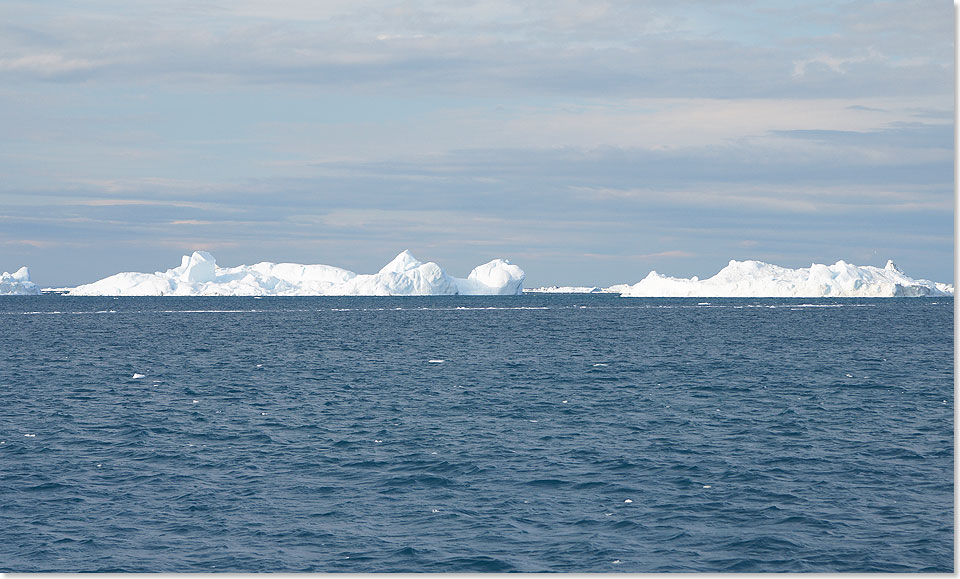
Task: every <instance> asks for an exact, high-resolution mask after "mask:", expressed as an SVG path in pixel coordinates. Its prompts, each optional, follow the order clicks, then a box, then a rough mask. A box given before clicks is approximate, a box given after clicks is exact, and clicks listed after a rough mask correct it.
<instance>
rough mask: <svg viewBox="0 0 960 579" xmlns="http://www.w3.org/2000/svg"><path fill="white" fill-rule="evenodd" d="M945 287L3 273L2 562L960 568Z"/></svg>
mask: <svg viewBox="0 0 960 579" xmlns="http://www.w3.org/2000/svg"><path fill="white" fill-rule="evenodd" d="M953 307H954V303H953V299H949V298H948V299H944V298H936V299H925V298H924V299H920V298H916V299H843V300H831V299H628V298H619V297H617V296H613V295H525V296H515V297H423V298H412V297H406V298H357V297H351V298H263V299H255V298H238V297H233V298H174V297H164V298H90V297H87V298H70V297H65V296H57V295H44V296H39V297H3V298H0V324H2V326H0V328H2V331H0V394H2V411H0V442H2V444H0V571H14V572H16V571H19V572H26V571H31V572H47V571H100V572H115V571H131V572H154V571H156V572H178V571H182V572H202V571H233V572H254V571H342V572H388V571H456V572H476V571H576V572H619V571H623V572H661V571H711V572H723V571H738V572H756V571H820V572H838V571H840V572H843V571H860V572H877V571H897V572H903V571H936V572H952V571H953V569H954V564H953V561H954V551H953V549H954V547H953V545H954V543H953V540H954V526H953V516H954V510H953V509H954V503H953V492H954V480H953V467H954V454H953V449H954V439H953V429H954V423H953V417H954V402H955V401H954V396H953V392H954V391H953V374H954V356H953Z"/></svg>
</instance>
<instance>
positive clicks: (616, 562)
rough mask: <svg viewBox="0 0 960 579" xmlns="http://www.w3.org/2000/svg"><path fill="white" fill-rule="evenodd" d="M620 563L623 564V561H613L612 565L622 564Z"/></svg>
mask: <svg viewBox="0 0 960 579" xmlns="http://www.w3.org/2000/svg"><path fill="white" fill-rule="evenodd" d="M622 562H623V561H621V560H620V559H614V560H613V564H614V565H619V564H620V563H622Z"/></svg>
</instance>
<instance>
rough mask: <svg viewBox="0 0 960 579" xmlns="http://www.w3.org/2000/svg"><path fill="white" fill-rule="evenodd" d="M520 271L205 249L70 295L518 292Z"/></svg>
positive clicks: (410, 259)
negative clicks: (262, 257) (238, 261)
mask: <svg viewBox="0 0 960 579" xmlns="http://www.w3.org/2000/svg"><path fill="white" fill-rule="evenodd" d="M524 277H525V274H524V272H523V270H522V269H520V268H519V267H518V266H516V265H513V264H511V263H510V262H509V261H508V260H505V259H494V260H493V261H490V262H488V263H485V264H483V265H480V266H477V267H476V268H474V269H473V271H471V272H470V274H469V275H468V276H467V277H466V278H465V279H459V278H455V277H451V276H450V275H448V274H447V273H446V272H444V270H443V268H441V267H440V266H439V265H437V264H436V263H433V262H427V263H424V262H421V261H419V260H418V259H417V258H415V257H414V256H413V254H412V253H410V252H409V251H406V250H404V251H402V252H400V254H399V255H397V257H395V258H394V259H393V260H392V261H391V262H390V263H388V264H387V265H385V266H383V268H381V269H380V271H378V272H377V273H374V274H357V273H354V272H352V271H349V270H346V269H342V268H339V267H334V266H330V265H304V264H299V263H272V262H261V263H256V264H254V265H249V266H248V265H239V266H236V267H219V266H218V265H217V261H216V259H215V258H214V257H213V256H212V255H210V254H209V253H207V252H206V251H195V252H193V254H192V255H185V256H183V258H182V259H181V262H180V266H179V267H175V268H172V269H168V270H167V271H158V272H155V273H136V272H124V273H118V274H116V275H112V276H110V277H107V278H104V279H101V280H100V281H96V282H93V283H90V284H86V285H81V286H77V287H75V288H73V289H71V290H70V291H69V292H68V294H67V295H71V296H165V295H171V296H427V295H519V294H522V293H523V280H524Z"/></svg>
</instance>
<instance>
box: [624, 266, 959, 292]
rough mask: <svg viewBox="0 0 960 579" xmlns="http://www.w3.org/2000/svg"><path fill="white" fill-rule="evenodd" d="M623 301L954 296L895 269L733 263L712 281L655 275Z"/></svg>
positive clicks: (626, 289)
mask: <svg viewBox="0 0 960 579" xmlns="http://www.w3.org/2000/svg"><path fill="white" fill-rule="evenodd" d="M607 289H608V290H609V291H617V292H620V295H621V296H623V297H704V298H706V297H776V298H792V297H805V298H808V297H923V296H952V295H953V286H952V285H949V284H943V283H936V282H932V281H928V280H925V279H913V278H911V277H908V276H907V275H906V274H904V273H903V272H902V271H900V269H899V268H898V267H897V266H896V265H895V264H894V263H893V261H887V265H886V266H885V267H882V268H880V267H874V266H870V265H866V266H857V265H852V264H849V263H847V262H845V261H843V260H840V261H838V262H837V263H835V264H833V265H823V264H818V263H814V264H812V265H811V266H810V267H807V268H798V269H790V268H786V267H780V266H778V265H773V264H770V263H764V262H762V261H754V260H747V261H736V260H731V261H730V263H729V264H727V266H726V267H724V268H723V269H721V270H720V271H719V272H717V274H716V275H715V276H713V277H711V278H707V279H703V280H701V279H698V278H697V277H692V278H677V277H669V276H665V275H661V274H659V273H657V272H656V271H651V272H650V273H649V274H648V275H647V277H645V278H643V279H642V280H640V281H639V282H637V283H636V284H633V285H618V286H611V287H610V288H607Z"/></svg>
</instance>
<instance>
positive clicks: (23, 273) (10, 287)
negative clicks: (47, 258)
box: [0, 267, 40, 296]
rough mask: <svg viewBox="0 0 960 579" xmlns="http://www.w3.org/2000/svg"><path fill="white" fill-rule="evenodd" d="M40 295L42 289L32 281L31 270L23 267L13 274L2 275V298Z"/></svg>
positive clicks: (0, 294) (0, 278)
mask: <svg viewBox="0 0 960 579" xmlns="http://www.w3.org/2000/svg"><path fill="white" fill-rule="evenodd" d="M35 295H40V287H39V286H38V285H37V284H35V283H33V282H32V281H30V270H29V269H27V268H26V267H21V268H20V269H18V270H17V271H15V272H13V273H9V272H6V271H5V272H3V273H2V274H0V296H35Z"/></svg>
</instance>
